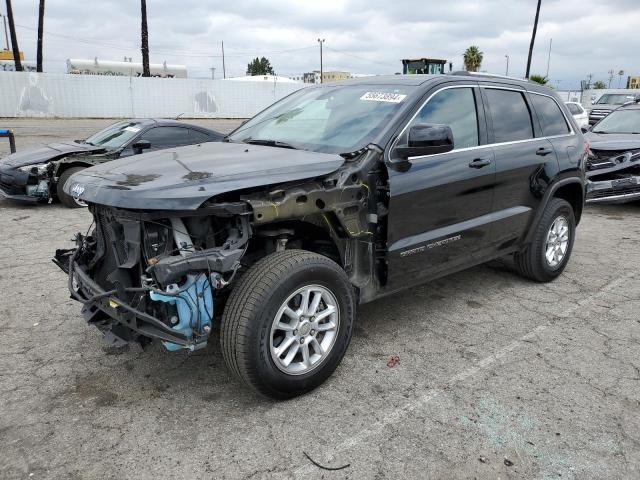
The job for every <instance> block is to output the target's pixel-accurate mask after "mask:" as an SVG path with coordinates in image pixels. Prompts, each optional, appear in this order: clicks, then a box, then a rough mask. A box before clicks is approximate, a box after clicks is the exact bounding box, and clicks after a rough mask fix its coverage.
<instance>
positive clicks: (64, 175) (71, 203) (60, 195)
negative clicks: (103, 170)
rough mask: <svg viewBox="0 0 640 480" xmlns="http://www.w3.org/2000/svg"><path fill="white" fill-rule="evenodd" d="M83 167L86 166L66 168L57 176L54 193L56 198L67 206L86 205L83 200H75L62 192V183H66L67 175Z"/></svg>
mask: <svg viewBox="0 0 640 480" xmlns="http://www.w3.org/2000/svg"><path fill="white" fill-rule="evenodd" d="M85 168H86V167H71V168H68V169H66V170H65V171H64V172H62V175H60V177H58V184H57V185H56V194H57V196H58V200H60V203H62V204H63V205H64V206H65V207H67V208H82V207H86V206H87V205H86V204H85V203H84V202H82V201H80V200H76V199H75V198H73V197H72V196H71V195H67V194H66V193H64V190H63V188H64V184H65V183H67V180H69V177H70V176H71V175H73V174H74V173H76V172H79V171H80V170H84V169H85Z"/></svg>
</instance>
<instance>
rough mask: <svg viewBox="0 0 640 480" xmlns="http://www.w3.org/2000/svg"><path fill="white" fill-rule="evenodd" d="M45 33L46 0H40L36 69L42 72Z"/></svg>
mask: <svg viewBox="0 0 640 480" xmlns="http://www.w3.org/2000/svg"><path fill="white" fill-rule="evenodd" d="M43 34H44V0H40V9H39V10H38V51H37V53H36V64H37V65H36V71H37V72H42V36H43Z"/></svg>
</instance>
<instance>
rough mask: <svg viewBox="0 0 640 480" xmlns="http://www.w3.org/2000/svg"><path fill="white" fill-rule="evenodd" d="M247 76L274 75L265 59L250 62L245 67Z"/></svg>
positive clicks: (269, 63)
mask: <svg viewBox="0 0 640 480" xmlns="http://www.w3.org/2000/svg"><path fill="white" fill-rule="evenodd" d="M247 75H250V76H254V75H275V73H274V72H273V67H272V66H271V62H269V60H268V59H267V58H265V57H262V58H258V57H256V58H255V59H253V60H251V62H250V63H249V64H248V65H247Z"/></svg>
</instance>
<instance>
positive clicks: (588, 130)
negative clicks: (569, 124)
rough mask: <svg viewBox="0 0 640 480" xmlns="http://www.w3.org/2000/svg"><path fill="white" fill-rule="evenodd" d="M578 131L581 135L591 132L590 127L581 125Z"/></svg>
mask: <svg viewBox="0 0 640 480" xmlns="http://www.w3.org/2000/svg"><path fill="white" fill-rule="evenodd" d="M580 130H582V133H587V132H590V131H591V125H587V126H586V127H585V126H584V125H583V126H582V127H580Z"/></svg>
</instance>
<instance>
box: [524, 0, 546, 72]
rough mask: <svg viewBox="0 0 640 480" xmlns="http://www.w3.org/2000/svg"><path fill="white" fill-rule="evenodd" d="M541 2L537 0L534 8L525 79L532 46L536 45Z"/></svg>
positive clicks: (529, 67)
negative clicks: (534, 15) (534, 14)
mask: <svg viewBox="0 0 640 480" xmlns="http://www.w3.org/2000/svg"><path fill="white" fill-rule="evenodd" d="M541 3H542V0H538V7H537V8H536V18H535V20H534V21H533V32H532V33H531V44H530V45H529V58H528V59H527V73H526V74H525V76H524V77H525V78H529V73H530V71H531V56H532V55H533V45H534V44H535V43H536V32H537V31H538V18H539V17H540V4H541Z"/></svg>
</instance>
